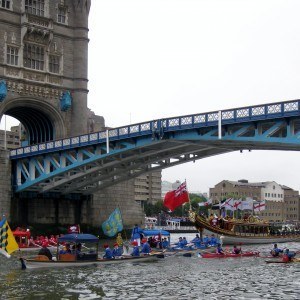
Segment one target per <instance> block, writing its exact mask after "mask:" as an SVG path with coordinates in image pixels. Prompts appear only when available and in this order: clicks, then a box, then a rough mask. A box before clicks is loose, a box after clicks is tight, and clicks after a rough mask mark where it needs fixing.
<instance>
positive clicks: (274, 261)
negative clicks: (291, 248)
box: [266, 258, 300, 264]
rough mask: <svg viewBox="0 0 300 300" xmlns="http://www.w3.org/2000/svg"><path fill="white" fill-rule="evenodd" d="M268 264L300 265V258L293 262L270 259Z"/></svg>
mask: <svg viewBox="0 0 300 300" xmlns="http://www.w3.org/2000/svg"><path fill="white" fill-rule="evenodd" d="M266 263H267V264H291V263H300V258H293V259H292V260H289V261H286V260H275V259H270V260H266Z"/></svg>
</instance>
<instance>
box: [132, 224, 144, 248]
mask: <svg viewBox="0 0 300 300" xmlns="http://www.w3.org/2000/svg"><path fill="white" fill-rule="evenodd" d="M142 232H143V231H142V229H140V228H139V226H138V224H135V225H134V228H133V229H132V234H131V241H137V243H138V246H140V245H141V233H142Z"/></svg>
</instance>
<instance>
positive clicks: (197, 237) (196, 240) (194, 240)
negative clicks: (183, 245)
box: [191, 234, 201, 248]
mask: <svg viewBox="0 0 300 300" xmlns="http://www.w3.org/2000/svg"><path fill="white" fill-rule="evenodd" d="M191 243H193V244H194V245H195V247H196V248H201V239H200V236H199V234H196V237H195V238H194V239H192V240H191Z"/></svg>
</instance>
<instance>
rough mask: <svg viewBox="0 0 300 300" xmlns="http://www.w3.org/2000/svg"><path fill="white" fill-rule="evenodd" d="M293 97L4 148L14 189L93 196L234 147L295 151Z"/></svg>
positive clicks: (298, 134)
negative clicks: (10, 161) (106, 189)
mask: <svg viewBox="0 0 300 300" xmlns="http://www.w3.org/2000/svg"><path fill="white" fill-rule="evenodd" d="M299 104H300V102H299V100H293V101H286V102H278V103H269V104H262V105H255V106H250V107H239V108H235V109H227V110H224V111H214V112H209V113H199V114H194V115H187V116H179V117H172V118H166V119H160V120H154V121H148V122H142V123H139V124H133V125H127V126H122V127H119V128H113V129H109V130H106V131H100V132H96V133H91V134H85V135H81V136H77V137H71V138H65V139H60V140H56V141H50V142H47V143H41V144H37V145H31V146H28V147H22V148H19V149H15V150H11V151H10V158H11V160H12V161H13V162H14V163H13V172H14V179H15V181H14V187H15V192H23V191H36V192H38V193H45V192H49V191H52V192H59V193H62V194H68V193H81V194H85V195H89V194H93V193H94V192H96V191H98V190H101V189H103V188H106V187H109V186H112V185H114V184H116V183H119V182H122V181H126V180H128V179H130V178H134V177H137V176H139V175H141V174H143V173H146V172H151V171H153V170H162V169H164V168H168V167H172V166H175V165H178V164H182V163H185V162H189V161H195V160H198V159H202V158H205V157H209V156H213V155H219V154H224V153H228V152H232V151H238V150H243V149H247V150H294V151H299V150H300V141H299V138H300V110H299Z"/></svg>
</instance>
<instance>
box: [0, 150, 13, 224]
mask: <svg viewBox="0 0 300 300" xmlns="http://www.w3.org/2000/svg"><path fill="white" fill-rule="evenodd" d="M8 155H9V151H6V150H0V214H1V215H0V219H2V216H3V215H5V216H6V218H7V219H8V220H9V221H10V220H11V175H10V174H11V164H10V160H9V157H8Z"/></svg>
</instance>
